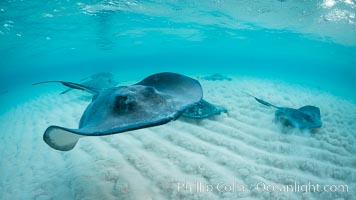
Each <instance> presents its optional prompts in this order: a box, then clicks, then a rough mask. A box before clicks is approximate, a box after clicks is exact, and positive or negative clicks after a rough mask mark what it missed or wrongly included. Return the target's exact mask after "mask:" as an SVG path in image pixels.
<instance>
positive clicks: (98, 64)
mask: <svg viewBox="0 0 356 200" xmlns="http://www.w3.org/2000/svg"><path fill="white" fill-rule="evenodd" d="M0 9H1V10H0V25H1V26H0V31H1V32H0V45H1V47H0V55H1V59H0V66H1V69H0V70H1V73H0V84H1V85H2V87H1V88H2V90H3V91H11V90H12V88H14V87H15V86H16V85H21V84H22V85H29V84H30V83H32V82H36V81H40V80H48V79H66V80H68V79H69V80H71V79H74V78H76V79H75V80H77V79H78V78H80V77H83V76H84V75H88V74H90V73H95V72H98V71H112V72H115V73H117V74H118V75H119V77H120V78H121V80H123V79H132V78H134V77H135V78H136V80H138V79H140V78H142V77H144V76H145V75H147V74H149V73H154V72H159V71H173V72H179V73H185V74H188V75H189V74H207V73H214V72H220V73H225V74H232V75H242V76H244V75H247V76H256V77H262V78H272V79H281V80H285V81H288V82H293V83H302V84H307V85H309V86H313V87H318V88H324V89H325V90H326V91H331V92H333V93H335V94H336V95H342V96H343V97H345V98H346V99H351V100H355V99H356V90H354V85H355V79H356V68H355V66H356V65H355V63H356V25H355V21H356V20H355V3H354V1H345V2H341V1H337V2H335V1H315V2H314V1H310V2H294V1H277V0H276V1H268V2H265V1H256V2H254V3H249V2H235V1H205V2H200V1H166V2H162V1H80V2H79V1H50V2H46V3H44V2H41V1H15V0H14V1H10V0H9V1H1V2H0ZM139 75H140V76H139ZM17 89H21V87H20V88H17Z"/></svg>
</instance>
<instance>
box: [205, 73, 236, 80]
mask: <svg viewBox="0 0 356 200" xmlns="http://www.w3.org/2000/svg"><path fill="white" fill-rule="evenodd" d="M202 79H204V80H207V81H231V80H232V79H231V78H229V77H227V76H224V75H222V74H218V73H216V74H213V75H210V76H204V77H202Z"/></svg>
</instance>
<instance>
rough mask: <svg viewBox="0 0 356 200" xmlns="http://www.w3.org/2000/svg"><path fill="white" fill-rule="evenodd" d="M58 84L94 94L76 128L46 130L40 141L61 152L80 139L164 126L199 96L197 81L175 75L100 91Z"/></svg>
mask: <svg viewBox="0 0 356 200" xmlns="http://www.w3.org/2000/svg"><path fill="white" fill-rule="evenodd" d="M59 82H60V81H59ZM42 83H44V82H42ZM61 83H62V84H65V85H66V86H68V87H74V88H75V89H85V90H87V91H91V92H92V93H96V94H95V95H94V96H93V99H92V102H91V103H90V104H89V105H88V107H87V108H86V109H85V111H84V113H83V115H82V117H81V119H80V122H79V128H78V129H73V128H65V127H60V126H50V127H48V128H47V129H46V131H45V133H44V135H43V139H44V141H45V142H46V143H47V144H48V145H49V146H51V147H52V148H54V149H57V150H61V151H69V150H71V149H73V148H74V147H75V145H76V144H77V142H78V140H79V139H80V138H81V137H84V136H102V135H110V134H117V133H121V132H125V131H131V130H136V129H141V128H147V127H152V126H158V125H162V124H166V123H168V122H170V121H172V120H176V119H177V118H178V117H180V116H181V115H182V113H183V112H184V111H185V110H186V109H188V108H189V107H191V106H192V105H194V104H196V103H197V102H199V101H200V100H201V99H202V95H203V92H202V88H201V85H200V83H199V82H198V81H197V80H195V79H192V78H189V77H186V76H183V75H179V74H175V73H159V74H154V75H151V76H148V77H147V78H145V79H144V80H142V81H140V82H138V83H136V84H134V85H130V86H119V87H112V88H108V89H105V90H100V91H97V90H92V88H90V87H86V86H83V85H80V84H75V83H68V82H61Z"/></svg>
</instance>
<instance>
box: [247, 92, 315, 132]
mask: <svg viewBox="0 0 356 200" xmlns="http://www.w3.org/2000/svg"><path fill="white" fill-rule="evenodd" d="M246 94H247V95H249V96H251V97H253V98H254V99H255V100H256V101H257V102H259V103H261V104H263V105H265V106H270V107H273V108H276V109H277V110H276V112H275V120H276V121H277V122H279V123H281V124H282V125H284V126H289V127H293V128H299V129H315V128H320V127H321V126H322V122H321V117H320V109H319V108H318V107H315V106H310V105H307V106H303V107H301V108H298V109H295V108H286V107H279V106H275V105H273V104H271V103H269V102H267V101H264V100H262V99H259V98H257V97H255V96H253V95H250V94H248V93H246Z"/></svg>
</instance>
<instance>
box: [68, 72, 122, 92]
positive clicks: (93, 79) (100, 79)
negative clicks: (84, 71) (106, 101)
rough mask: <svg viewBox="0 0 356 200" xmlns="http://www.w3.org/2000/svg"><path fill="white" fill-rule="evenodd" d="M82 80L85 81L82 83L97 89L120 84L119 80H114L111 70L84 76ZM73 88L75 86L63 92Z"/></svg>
mask: <svg viewBox="0 0 356 200" xmlns="http://www.w3.org/2000/svg"><path fill="white" fill-rule="evenodd" d="M81 81H84V82H81V83H80V85H83V86H87V87H91V88H96V89H107V88H110V87H115V86H116V85H117V84H118V82H117V81H115V80H114V75H113V74H112V73H110V72H101V73H97V74H93V75H91V76H89V77H86V78H83V79H82V80H81ZM72 89H73V88H69V89H67V90H65V91H63V92H61V94H65V93H67V92H69V91H71V90H72ZM74 89H77V88H74Z"/></svg>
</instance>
